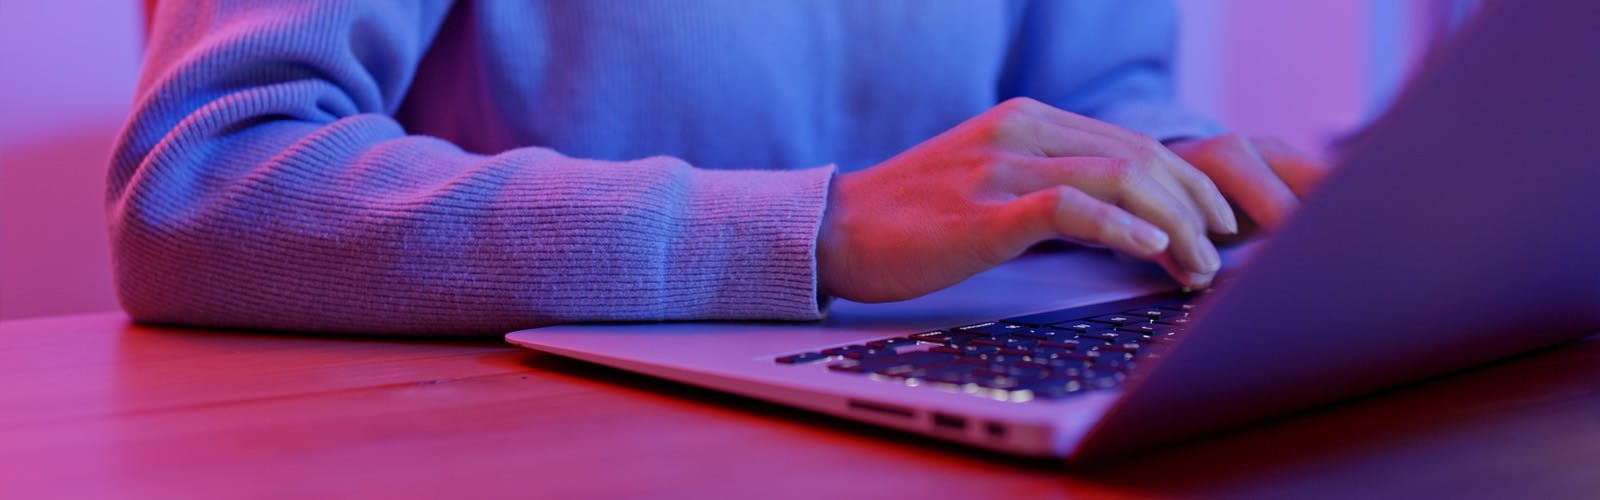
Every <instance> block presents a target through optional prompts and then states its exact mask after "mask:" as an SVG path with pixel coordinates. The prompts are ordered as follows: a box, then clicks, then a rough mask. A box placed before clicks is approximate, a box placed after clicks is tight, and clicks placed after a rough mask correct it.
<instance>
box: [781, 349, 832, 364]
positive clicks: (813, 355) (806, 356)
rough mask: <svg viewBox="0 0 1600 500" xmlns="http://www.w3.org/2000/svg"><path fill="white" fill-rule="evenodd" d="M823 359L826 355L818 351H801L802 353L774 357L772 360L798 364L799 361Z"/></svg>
mask: <svg viewBox="0 0 1600 500" xmlns="http://www.w3.org/2000/svg"><path fill="white" fill-rule="evenodd" d="M823 359H828V355H827V354H823V353H820V352H803V353H800V354H791V355H788V356H779V357H778V359H776V360H774V361H777V362H779V363H782V364H786V365H798V364H801V363H810V362H812V361H817V360H823Z"/></svg>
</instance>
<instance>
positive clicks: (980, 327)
mask: <svg viewBox="0 0 1600 500" xmlns="http://www.w3.org/2000/svg"><path fill="white" fill-rule="evenodd" d="M1027 329H1028V327H1026V326H1023V325H1018V324H1013V323H1000V322H990V323H979V324H976V325H968V326H963V327H961V328H956V330H960V331H963V332H970V333H976V334H979V335H988V336H991V337H1004V336H1009V335H1011V334H1013V333H1016V332H1020V331H1027Z"/></svg>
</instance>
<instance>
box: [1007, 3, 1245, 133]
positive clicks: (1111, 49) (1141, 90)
mask: <svg viewBox="0 0 1600 500" xmlns="http://www.w3.org/2000/svg"><path fill="white" fill-rule="evenodd" d="M1020 22H1021V28H1020V30H1019V33H1018V36H1017V39H1016V40H1015V41H1014V42H1013V46H1012V48H1011V55H1010V57H1009V59H1008V61H1007V64H1006V68H1005V70H1004V74H1003V76H1002V81H1001V85H1000V94H1001V97H1002V98H1005V97H1016V96H1027V97H1032V98H1034V99H1038V100H1040V101H1043V102H1046V103H1049V104H1051V105H1054V106H1056V107H1059V108H1062V109H1066V110H1069V111H1073V112H1075V113H1079V114H1083V115H1086V116H1089V117H1092V118H1095V119H1098V120H1101V121H1105V122H1108V123H1111V124H1114V125H1118V126H1121V127H1123V128H1126V129H1129V130H1134V131H1138V132H1142V133H1144V134H1146V135H1149V136H1151V137H1154V138H1156V139H1159V140H1163V141H1166V140H1171V139H1178V138H1188V137H1206V136H1211V135H1216V134H1218V133H1220V132H1221V131H1222V130H1221V128H1220V127H1218V126H1217V125H1216V124H1215V123H1214V122H1212V121H1210V120H1209V119H1207V118H1205V117H1202V116H1200V115H1198V114H1195V113H1192V112H1190V111H1188V110H1185V109H1183V108H1182V107H1180V106H1178V104H1177V102H1176V99H1175V97H1174V89H1173V74H1172V61H1173V52H1174V47H1175V44H1176V40H1175V38H1176V32H1177V30H1176V26H1177V15H1176V11H1175V9H1174V8H1173V5H1172V3H1171V2H1170V0H1082V1H1065V2H1062V1H1052V0H1033V1H1031V2H1029V3H1028V4H1027V5H1026V6H1025V7H1024V9H1023V12H1022V17H1021V21H1020Z"/></svg>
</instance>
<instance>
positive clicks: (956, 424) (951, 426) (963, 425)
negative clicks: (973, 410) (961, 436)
mask: <svg viewBox="0 0 1600 500" xmlns="http://www.w3.org/2000/svg"><path fill="white" fill-rule="evenodd" d="M933 428H935V429H943V430H951V431H966V430H967V418H966V417H959V416H956V415H948V414H944V413H934V414H933Z"/></svg>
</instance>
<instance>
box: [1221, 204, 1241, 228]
mask: <svg viewBox="0 0 1600 500" xmlns="http://www.w3.org/2000/svg"><path fill="white" fill-rule="evenodd" d="M1221 212H1222V214H1221V215H1222V226H1223V227H1222V229H1223V230H1225V231H1227V233H1228V234H1239V218H1238V217H1236V216H1234V215H1233V209H1232V208H1231V207H1230V208H1225V209H1223V210H1221Z"/></svg>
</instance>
